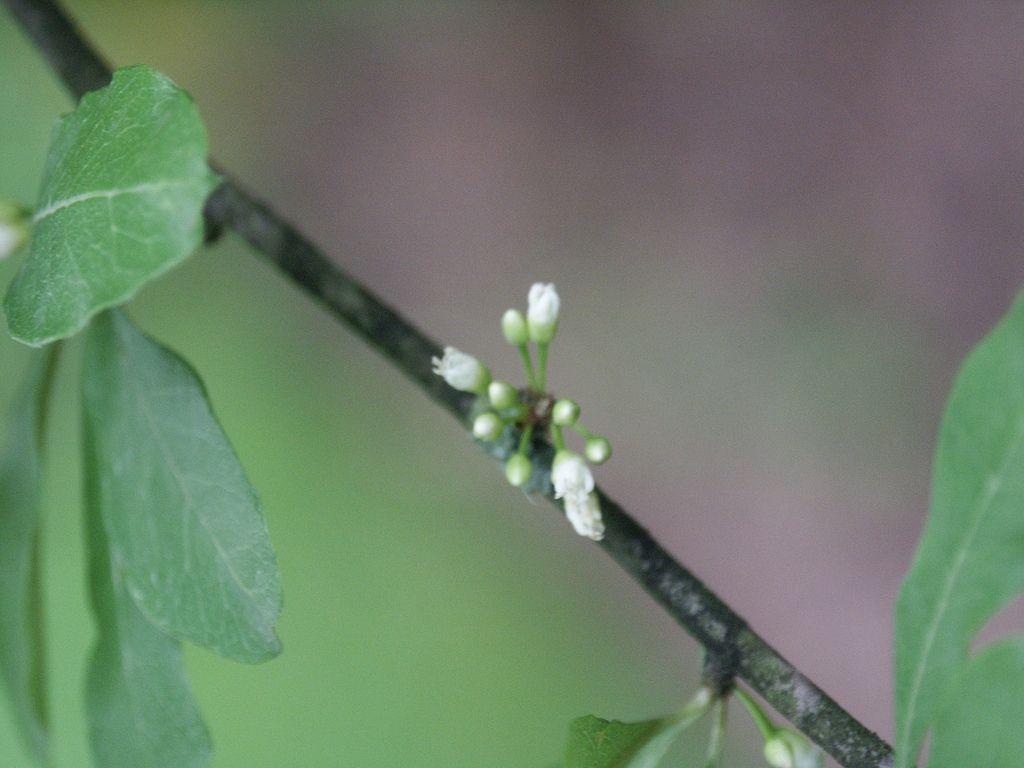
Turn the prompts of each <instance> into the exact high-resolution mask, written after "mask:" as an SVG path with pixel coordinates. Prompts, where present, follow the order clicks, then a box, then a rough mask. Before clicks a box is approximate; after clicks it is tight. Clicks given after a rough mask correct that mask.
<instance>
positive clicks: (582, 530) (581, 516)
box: [565, 491, 604, 541]
mask: <svg viewBox="0 0 1024 768" xmlns="http://www.w3.org/2000/svg"><path fill="white" fill-rule="evenodd" d="M565 516H566V517H567V518H569V522H570V523H572V527H573V528H575V529H576V533H578V534H579V535H580V536H586V537H587V538H588V539H593V540H594V541H600V540H601V539H603V538H604V522H603V521H602V520H601V502H600V501H598V499H597V494H596V493H594V492H593V491H591V492H590V493H588V494H587V495H586V496H584V497H583V498H582V500H580V498H579V497H578V496H575V495H568V496H566V497H565Z"/></svg>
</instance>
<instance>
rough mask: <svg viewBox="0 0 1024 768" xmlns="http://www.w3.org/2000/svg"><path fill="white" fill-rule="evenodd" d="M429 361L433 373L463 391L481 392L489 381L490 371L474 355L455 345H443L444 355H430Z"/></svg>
mask: <svg viewBox="0 0 1024 768" xmlns="http://www.w3.org/2000/svg"><path fill="white" fill-rule="evenodd" d="M430 362H432V363H433V364H434V373H436V374H437V375H438V376H441V377H442V378H444V380H445V381H447V382H448V383H449V384H450V385H451V386H453V387H455V388H456V389H459V390H462V391H463V392H476V393H477V394H483V393H484V392H485V391H486V390H487V385H488V384H490V383H491V372H490V371H488V370H487V368H486V367H485V366H484V365H483V364H482V363H481V362H480V361H479V360H477V359H476V358H475V357H473V356H472V355H467V354H466V353H465V352H459V350H457V349H456V348H455V347H445V348H444V357H441V358H438V357H432V358H430Z"/></svg>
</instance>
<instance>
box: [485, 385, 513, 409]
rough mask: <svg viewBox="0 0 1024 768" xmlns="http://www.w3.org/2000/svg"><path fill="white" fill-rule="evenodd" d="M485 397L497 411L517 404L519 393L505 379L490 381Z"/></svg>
mask: <svg viewBox="0 0 1024 768" xmlns="http://www.w3.org/2000/svg"><path fill="white" fill-rule="evenodd" d="M487 397H488V398H490V401H491V405H493V406H494V407H495V408H497V409H498V410H499V411H507V410H508V409H509V408H515V407H516V406H517V405H519V393H518V392H516V388H515V387H513V386H512V385H511V384H509V383H508V382H507V381H492V382H491V385H490V386H489V387H488V388H487Z"/></svg>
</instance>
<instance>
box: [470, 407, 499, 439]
mask: <svg viewBox="0 0 1024 768" xmlns="http://www.w3.org/2000/svg"><path fill="white" fill-rule="evenodd" d="M503 429H505V425H504V423H502V421H501V419H499V418H498V414H496V413H491V412H490V411H488V412H487V413H481V414H480V415H479V416H477V417H476V418H475V419H474V420H473V437H475V438H476V439H477V440H483V441H484V442H485V443H489V442H491V441H492V440H497V439H498V438H499V437H501V432H502V430H503Z"/></svg>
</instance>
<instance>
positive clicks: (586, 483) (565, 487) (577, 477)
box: [551, 450, 594, 504]
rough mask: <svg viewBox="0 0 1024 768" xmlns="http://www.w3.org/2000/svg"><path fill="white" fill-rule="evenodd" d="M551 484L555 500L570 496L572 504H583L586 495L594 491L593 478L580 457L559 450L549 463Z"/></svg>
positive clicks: (570, 452)
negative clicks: (553, 488)
mask: <svg viewBox="0 0 1024 768" xmlns="http://www.w3.org/2000/svg"><path fill="white" fill-rule="evenodd" d="M551 484H552V485H553V486H554V487H555V498H556V499H562V498H564V499H568V498H569V497H570V496H571V497H573V501H574V502H576V503H577V504H583V502H584V499H585V498H586V497H587V494H589V493H590V492H591V491H592V490H594V476H593V475H592V474H591V473H590V467H588V466H587V465H586V463H585V462H584V461H583V459H582V457H580V456H579V455H578V454H575V453H573V452H572V451H567V450H561V451H559V452H558V453H556V454H555V460H554V461H553V462H552V463H551ZM566 503H568V501H567V502H566Z"/></svg>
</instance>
